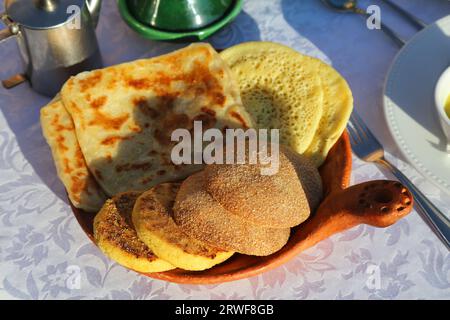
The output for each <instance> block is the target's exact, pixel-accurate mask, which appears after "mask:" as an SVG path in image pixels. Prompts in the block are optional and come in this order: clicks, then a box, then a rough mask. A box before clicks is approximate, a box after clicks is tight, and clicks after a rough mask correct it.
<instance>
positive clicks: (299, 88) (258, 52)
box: [220, 42, 323, 153]
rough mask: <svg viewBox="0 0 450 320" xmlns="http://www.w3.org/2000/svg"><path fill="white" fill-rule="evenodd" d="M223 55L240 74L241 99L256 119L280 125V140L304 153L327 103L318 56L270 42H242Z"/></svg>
mask: <svg viewBox="0 0 450 320" xmlns="http://www.w3.org/2000/svg"><path fill="white" fill-rule="evenodd" d="M220 55H221V56H222V58H223V59H224V60H225V61H226V62H227V63H228V65H229V66H230V68H231V70H232V71H233V73H234V74H235V76H236V77H237V78H238V82H239V85H240V89H241V97H242V101H243V103H244V106H245V108H246V109H247V111H248V112H249V113H250V115H251V116H252V117H253V119H254V121H255V125H256V126H257V127H258V128H263V129H280V143H282V144H286V145H288V146H290V147H291V148H293V149H294V150H295V151H296V152H298V153H303V152H304V151H305V150H306V149H307V147H308V146H309V145H310V143H311V141H312V139H313V137H314V133H315V131H316V129H317V127H318V125H319V121H320V117H321V115H322V108H323V106H322V105H323V91H322V85H321V81H320V77H319V75H318V72H317V68H318V64H317V63H316V59H314V58H311V57H308V56H304V55H302V54H300V53H298V52H297V51H295V50H293V49H291V48H289V47H286V46H283V45H280V44H276V43H271V42H247V43H243V44H239V45H236V46H234V47H231V48H229V49H227V50H225V51H223V52H222V53H221V54H220Z"/></svg>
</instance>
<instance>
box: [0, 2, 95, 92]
mask: <svg viewBox="0 0 450 320" xmlns="http://www.w3.org/2000/svg"><path fill="white" fill-rule="evenodd" d="M100 7H101V0H6V1H5V12H4V13H2V14H0V18H1V20H2V21H3V23H4V24H5V25H6V26H7V28H6V29H3V30H0V42H1V41H3V40H5V39H7V38H10V37H16V39H17V43H18V45H19V50H20V53H21V56H22V59H23V61H24V63H25V70H24V73H23V74H20V75H15V76H13V77H11V78H10V79H8V80H5V81H2V83H3V85H4V87H7V88H9V87H12V86H14V85H17V84H19V83H21V82H23V81H25V80H29V81H30V83H31V86H32V88H33V89H34V90H35V91H37V92H39V93H41V94H44V95H47V96H54V95H56V94H57V93H58V92H59V90H60V89H61V87H62V85H63V84H64V82H65V81H66V80H67V79H68V78H69V77H70V76H72V75H74V74H77V73H79V72H82V71H85V70H92V69H97V68H101V67H102V59H101V56H100V52H99V48H98V43H97V37H96V35H95V28H96V26H97V23H98V17H99V13H100Z"/></svg>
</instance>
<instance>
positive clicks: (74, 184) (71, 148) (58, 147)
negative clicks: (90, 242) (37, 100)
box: [41, 96, 107, 212]
mask: <svg viewBox="0 0 450 320" xmlns="http://www.w3.org/2000/svg"><path fill="white" fill-rule="evenodd" d="M41 127H42V132H43V134H44V137H45V139H46V140H47V143H48V145H49V146H50V149H51V151H52V156H53V161H54V162H55V167H56V171H57V173H58V176H59V178H60V179H61V181H62V183H63V184H64V186H65V187H66V190H67V194H68V195H69V198H70V201H71V202H72V204H73V205H74V206H75V207H76V208H80V209H82V210H84V211H88V212H98V210H100V208H101V207H102V205H103V204H104V203H105V201H106V199H107V197H106V195H105V193H104V192H103V190H102V189H101V187H100V186H99V185H98V183H97V181H96V180H95V179H94V177H93V176H92V174H91V173H90V172H89V170H88V167H87V165H86V161H85V160H84V156H83V153H82V152H81V149H80V146H79V144H78V140H77V137H76V134H75V127H74V125H73V122H72V119H71V117H70V115H69V113H68V112H67V111H66V109H65V108H64V105H63V104H62V102H61V99H60V97H59V96H57V97H56V98H55V99H53V100H52V101H51V102H50V103H49V104H48V105H47V106H45V107H43V108H42V109H41Z"/></svg>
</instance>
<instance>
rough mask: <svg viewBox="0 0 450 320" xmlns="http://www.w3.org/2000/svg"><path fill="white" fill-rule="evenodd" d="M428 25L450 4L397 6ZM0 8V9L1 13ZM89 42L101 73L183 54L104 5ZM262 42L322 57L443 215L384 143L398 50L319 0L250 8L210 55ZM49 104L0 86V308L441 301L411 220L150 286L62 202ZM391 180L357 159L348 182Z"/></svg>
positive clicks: (12, 57)
mask: <svg viewBox="0 0 450 320" xmlns="http://www.w3.org/2000/svg"><path fill="white" fill-rule="evenodd" d="M396 2H397V3H399V4H400V5H402V6H404V7H405V8H407V9H408V10H410V11H411V12H412V13H414V14H416V15H417V16H418V17H420V18H422V19H423V20H424V21H426V22H427V23H432V22H433V21H435V20H437V19H438V18H441V17H443V16H445V15H448V14H450V2H448V1H446V0H396ZM360 3H361V5H362V6H365V7H367V6H368V5H369V4H371V3H373V4H378V5H380V6H381V8H382V11H381V14H382V19H383V21H384V22H385V23H387V24H389V25H391V26H392V27H393V28H394V29H396V30H397V31H398V32H399V33H400V34H401V35H402V36H403V37H405V38H406V39H408V38H410V37H411V36H412V35H413V34H414V33H415V32H416V30H415V29H414V27H412V26H410V25H409V24H408V23H407V22H405V21H404V20H403V19H402V18H401V17H400V16H399V15H397V14H395V13H393V12H392V10H391V9H390V8H389V7H386V6H384V5H383V4H382V1H380V0H373V1H370V2H369V1H360ZM0 9H2V8H1V5H0ZM97 34H98V38H99V42H100V46H101V50H102V54H103V57H104V60H105V64H106V65H112V64H116V63H120V62H124V61H129V60H134V59H137V58H144V57H151V56H155V55H159V54H161V53H165V52H168V51H171V50H173V49H175V48H180V47H183V46H185V45H186V44H183V43H178V44H173V43H162V42H153V41H148V40H145V39H143V38H140V37H139V36H138V35H136V34H135V33H134V32H133V31H132V30H131V29H129V28H128V27H127V26H126V25H125V23H124V22H123V21H122V20H121V18H120V16H119V13H118V10H117V7H116V5H115V1H104V5H103V9H102V14H101V19H100V24H99V27H98V29H97ZM249 40H270V41H277V42H281V43H284V44H287V45H289V46H291V47H293V48H295V49H297V50H298V51H300V52H302V53H305V54H308V55H312V56H315V57H318V58H321V59H323V60H324V61H326V62H328V63H331V64H332V65H333V66H334V67H335V68H336V69H337V70H339V71H340V72H341V73H342V74H343V75H344V76H345V78H346V79H347V80H348V82H349V83H350V86H351V88H352V90H353V93H354V97H355V108H356V109H357V110H358V111H359V112H360V113H361V115H362V117H363V118H364V119H366V120H368V119H370V121H367V122H368V125H369V127H370V128H371V129H372V130H373V131H374V133H375V135H376V136H377V137H378V138H379V139H380V140H381V141H382V143H383V145H384V146H385V147H386V149H387V150H388V153H389V154H388V158H389V159H391V160H392V161H393V162H394V163H395V164H397V165H398V166H399V167H400V168H401V169H402V170H403V171H404V172H405V173H406V174H407V175H408V176H409V177H411V179H412V180H413V181H414V182H415V183H416V184H417V185H418V186H419V187H420V189H422V190H423V192H424V193H425V194H426V195H427V196H429V198H430V199H431V200H432V201H433V202H434V203H435V204H436V205H437V206H438V207H439V208H441V209H442V210H443V211H444V212H449V211H450V199H449V197H448V196H446V194H445V193H444V192H442V191H440V190H438V189H437V188H435V187H434V186H433V185H431V184H430V183H429V182H427V181H426V180H425V179H424V178H423V177H421V176H420V175H419V174H418V173H417V172H416V171H414V170H413V169H412V168H411V167H409V166H408V165H407V164H406V163H404V162H403V161H402V160H401V158H400V156H399V152H398V150H397V148H396V146H395V144H394V142H393V140H392V138H391V137H390V135H389V132H388V130H387V125H386V122H385V120H384V117H383V111H382V90H383V84H384V79H385V77H386V74H387V72H388V68H389V66H390V64H391V62H392V60H393V59H394V57H395V55H396V53H397V52H398V50H399V48H398V47H397V46H396V44H395V43H393V42H392V41H391V40H390V38H388V37H387V36H386V35H384V34H383V33H382V32H381V31H377V30H369V29H368V28H366V26H365V21H364V20H363V19H361V18H360V17H358V16H355V15H350V14H337V13H334V12H331V11H329V10H328V9H327V8H325V7H324V6H323V5H322V3H321V2H320V1H319V0H302V1H300V0H277V1H275V0H247V1H245V4H244V11H243V12H242V13H241V14H240V15H239V16H238V18H237V20H236V21H235V22H234V23H233V24H232V25H231V26H229V27H227V28H226V29H224V30H222V31H221V32H220V33H218V34H216V35H215V36H214V37H212V38H211V39H210V40H209V41H211V43H212V44H213V45H215V46H216V47H218V48H225V47H228V46H230V45H233V44H236V43H239V42H243V41H249ZM0 60H1V61H3V62H2V67H1V70H0V76H1V78H3V79H4V78H6V77H8V76H10V75H12V74H14V73H17V72H19V71H20V68H21V63H20V61H19V59H18V51H17V47H16V44H15V41H14V40H8V41H6V42H5V43H3V44H2V45H1V51H0ZM48 100H49V99H47V98H44V97H42V96H39V95H38V94H36V93H34V92H33V91H31V90H30V88H29V86H28V85H27V84H24V85H21V86H19V87H16V88H14V89H12V90H9V91H7V90H5V89H3V88H0V110H1V112H0V230H1V232H0V275H1V276H0V298H3V299H6V298H12V299H111V298H112V299H229V298H231V299H430V298H436V299H449V298H450V254H449V252H448V251H447V250H446V249H445V247H444V246H443V245H442V244H441V243H440V242H439V241H438V240H437V238H436V236H435V235H434V234H433V233H432V232H431V231H430V229H429V228H428V227H427V226H426V225H425V223H424V222H423V221H422V220H421V218H420V216H419V215H418V214H417V213H416V212H415V211H414V212H412V213H411V214H410V215H409V216H408V217H407V218H405V219H403V220H401V221H400V222H399V223H397V224H395V225H393V226H391V227H389V228H386V229H376V228H373V227H369V226H365V225H362V226H358V227H355V228H353V229H351V230H349V231H347V232H344V233H341V234H338V235H335V236H333V237H331V238H330V239H327V240H325V241H323V242H321V243H319V244H318V245H316V246H315V247H313V248H311V249H309V250H307V251H306V252H304V253H302V254H300V255H298V256H297V257H296V258H295V259H293V260H292V261H290V262H288V263H286V264H285V265H283V266H281V267H279V268H277V269H275V270H273V271H270V272H267V273H264V274H262V275H260V276H258V277H253V278H250V279H245V280H240V281H235V282H231V283H225V284H220V285H208V286H197V285H178V284H173V283H166V282H163V281H156V280H152V279H150V278H146V277H143V276H140V275H138V274H136V273H135V272H133V271H130V270H127V269H125V268H123V267H121V266H119V265H117V264H116V263H114V262H113V261H111V260H109V259H107V258H106V257H105V256H104V255H103V254H102V253H101V252H100V251H99V250H98V249H97V248H96V247H95V246H94V245H93V244H92V243H91V242H90V241H89V240H88V238H87V237H86V235H85V234H84V233H83V231H82V230H81V228H80V226H79V225H78V223H77V221H76V220H75V218H74V217H73V215H72V212H71V210H70V208H69V206H68V204H67V200H66V196H65V193H64V189H63V186H62V184H61V183H60V181H59V180H58V178H57V177H56V172H55V168H54V165H53V163H52V158H51V155H50V150H49V148H48V146H47V144H46V143H45V141H44V138H43V137H42V134H41V128H40V124H39V109H40V108H41V107H42V106H43V105H45V104H46V103H47V102H48ZM386 178H388V179H393V177H392V176H391V175H389V173H382V172H380V171H379V170H378V168H377V167H375V166H374V165H372V164H366V163H363V162H361V161H360V160H358V159H356V158H354V169H353V174H352V183H357V182H362V181H367V180H373V179H386Z"/></svg>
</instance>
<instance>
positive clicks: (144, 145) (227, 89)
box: [61, 44, 252, 195]
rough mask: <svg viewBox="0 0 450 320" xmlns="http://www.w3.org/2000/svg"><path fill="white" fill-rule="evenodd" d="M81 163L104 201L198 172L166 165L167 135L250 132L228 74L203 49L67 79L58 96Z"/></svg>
mask: <svg viewBox="0 0 450 320" xmlns="http://www.w3.org/2000/svg"><path fill="white" fill-rule="evenodd" d="M61 94H62V100H63V103H64V106H65V107H66V109H67V110H68V111H69V113H70V115H71V117H72V118H73V121H74V124H75V129H76V135H77V137H78V141H79V144H80V147H81V150H82V151H83V154H84V157H85V159H86V163H87V165H88V167H89V169H90V171H91V172H92V174H93V175H94V176H95V178H96V179H97V181H98V182H99V184H100V185H101V186H102V188H103V189H104V190H105V191H106V193H107V194H108V195H114V194H116V193H119V192H124V191H127V190H146V189H148V188H150V187H152V186H154V185H157V184H159V183H162V182H167V181H176V180H180V179H183V178H185V177H187V176H188V175H190V174H192V173H193V172H195V171H198V170H199V169H201V167H199V166H196V165H177V166H176V165H174V164H173V163H172V162H171V151H172V147H173V146H174V145H175V144H176V143H177V142H172V141H171V134H172V132H173V130H175V129H179V128H185V129H188V130H191V129H192V127H193V122H194V121H195V120H198V121H202V123H203V128H204V129H206V128H211V127H216V128H219V129H224V128H226V127H228V128H234V127H251V126H252V121H251V118H250V117H249V115H248V114H247V112H246V111H245V109H244V108H243V107H242V103H241V99H240V95H239V87H238V85H237V83H236V82H235V80H234V78H233V76H232V73H231V71H230V70H229V68H228V66H227V65H226V63H225V62H224V61H223V60H222V59H221V58H220V56H219V55H218V54H217V52H215V51H214V49H213V48H212V47H211V46H210V45H208V44H194V45H190V46H188V47H186V48H184V49H181V50H178V51H175V52H173V53H170V54H167V55H164V56H160V57H156V58H152V59H145V60H137V61H134V62H130V63H124V64H121V65H117V66H112V67H108V68H105V69H101V70H96V71H92V72H84V73H81V74H79V75H77V76H75V77H72V78H71V79H70V80H69V81H68V82H67V83H66V84H65V85H64V87H63V89H62V92H61Z"/></svg>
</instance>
